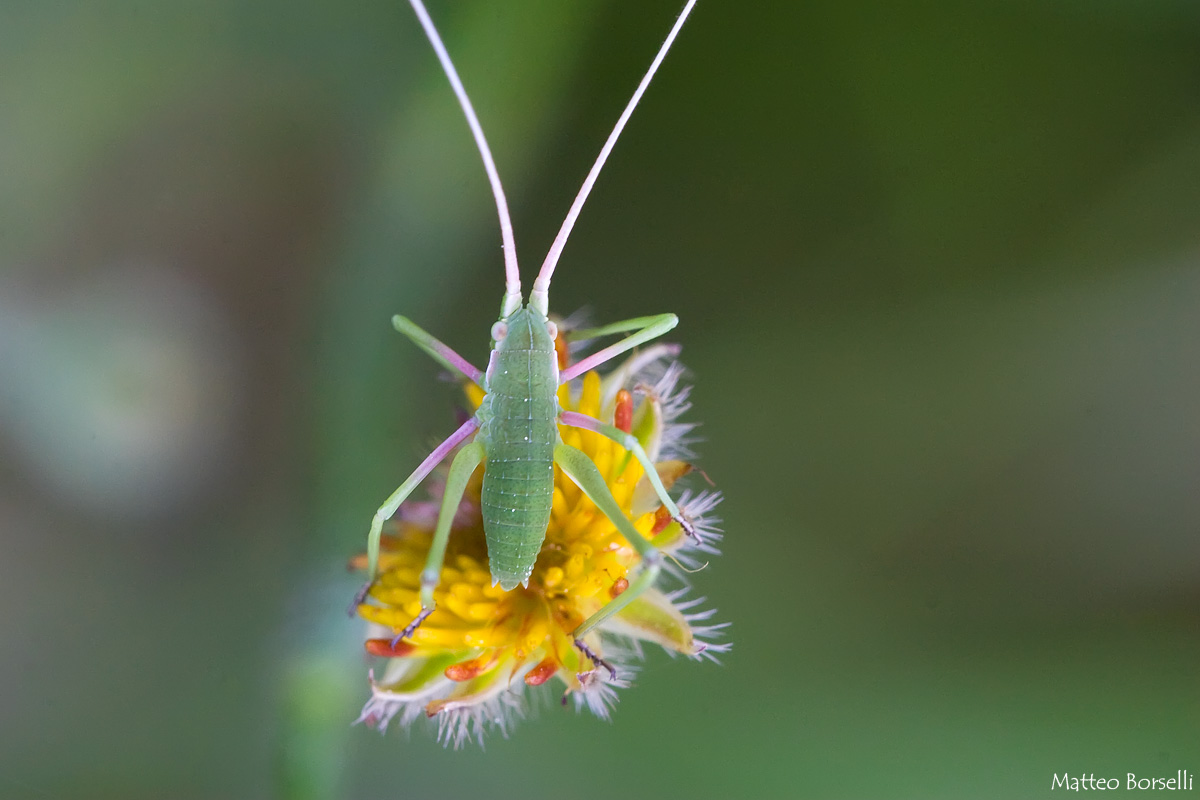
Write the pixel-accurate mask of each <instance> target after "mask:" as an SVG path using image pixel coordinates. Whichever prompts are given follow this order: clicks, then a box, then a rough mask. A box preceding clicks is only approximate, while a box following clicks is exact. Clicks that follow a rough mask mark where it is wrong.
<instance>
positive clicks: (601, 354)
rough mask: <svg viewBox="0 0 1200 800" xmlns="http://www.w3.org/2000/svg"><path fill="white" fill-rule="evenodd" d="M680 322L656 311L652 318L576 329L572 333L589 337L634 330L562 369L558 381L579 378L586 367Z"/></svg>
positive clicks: (652, 337)
mask: <svg viewBox="0 0 1200 800" xmlns="http://www.w3.org/2000/svg"><path fill="white" fill-rule="evenodd" d="M678 324H679V317H677V316H675V315H674V314H659V315H658V316H654V317H636V318H634V319H627V320H624V321H623V322H613V323H611V324H609V325H605V326H603V327H600V328H590V329H588V330H583V331H576V332H575V333H576V334H577V335H579V336H580V337H581V338H592V337H596V336H607V335H609V334H612V333H622V332H624V331H637V332H636V333H634V334H633V335H631V336H626V337H625V338H624V339H622V340H621V341H619V342H617V343H616V344H613V345H609V346H608V347H606V348H604V349H603V350H599V351H597V352H595V353H593V354H592V355H590V356H588V357H587V358H585V359H583V360H581V361H579V362H578V363H575V364H572V365H571V366H569V367H567V368H566V369H564V370H563V371H562V374H561V375H559V381H560V382H561V383H566V382H567V381H570V380H574V379H575V378H578V377H579V376H580V375H582V374H583V373H585V372H587V371H588V370H592V369H595V368H596V367H598V366H600V365H601V364H603V363H604V362H606V361H608V360H609V359H612V358H615V357H617V356H619V355H621V353H624V352H626V351H628V350H632V349H633V348H635V347H637V346H638V345H639V344H642V343H644V342H648V341H650V340H651V339H657V338H658V337H659V336H662V335H663V334H664V333H666V332H667V331H669V330H671V329H672V328H674V327H675V326H676V325H678Z"/></svg>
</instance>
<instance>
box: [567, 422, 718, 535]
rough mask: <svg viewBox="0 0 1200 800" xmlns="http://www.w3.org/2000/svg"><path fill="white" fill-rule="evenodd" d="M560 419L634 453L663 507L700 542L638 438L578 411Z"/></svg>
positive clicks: (684, 529)
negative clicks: (603, 437)
mask: <svg viewBox="0 0 1200 800" xmlns="http://www.w3.org/2000/svg"><path fill="white" fill-rule="evenodd" d="M559 419H561V420H562V423H563V424H564V425H569V426H570V427H572V428H583V429H584V430H588V431H594V432H595V433H598V434H600V435H601V436H606V437H608V438H609V439H612V440H613V441H614V442H616V443H617V444H619V445H621V446H622V447H624V448H625V449H626V450H628V451H629V452H631V453H633V456H634V458H636V459H637V460H638V461H639V462H640V463H641V465H642V469H643V470H644V471H645V473H646V477H647V478H648V479H649V480H650V485H651V486H653V487H654V493H655V494H657V495H658V499H659V501H661V502H662V504H663V506H664V507H666V509H667V511H668V512H669V513H670V515H671V519H672V520H673V521H675V522H678V523H679V527H681V528H683V532H684V533H685V534H687V535H688V536H690V537H692V538H693V539H695V540H696V541H697V542H699V541H700V535H699V534H698V533H696V528H695V526H693V525H692V523H691V521H690V520H689V519H688V518H687V517H686V516H684V514H683V512H681V511H680V510H679V506H677V505H675V501H674V500H672V499H671V495H670V493H668V492H667V487H666V486H664V485H663V482H662V478H660V477H659V476H658V470H657V469H656V468H655V467H654V462H653V461H651V460H650V456H649V455H647V454H646V451H645V449H644V448H643V447H642V445H641V442H639V441H638V440H637V437H635V436H633V435H632V434H629V433H626V432H625V431H623V430H621V429H620V428H618V427H616V426H615V425H609V424H607V423H604V422H601V421H600V420H598V419H596V418H594V417H589V416H588V415H587V414H580V413H579V412H577V411H564V412H562V414H561V415H560V416H559Z"/></svg>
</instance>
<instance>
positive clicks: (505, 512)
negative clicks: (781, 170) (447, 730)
mask: <svg viewBox="0 0 1200 800" xmlns="http://www.w3.org/2000/svg"><path fill="white" fill-rule="evenodd" d="M409 2H410V3H411V5H412V7H413V10H414V11H415V12H416V15H417V18H418V19H419V20H420V23H421V26H422V27H423V28H424V30H425V33H426V35H427V36H428V38H429V41H430V43H431V44H432V45H433V49H434V51H435V52H436V53H437V57H438V60H439V61H440V62H441V66H442V69H443V70H444V71H445V74H446V77H447V78H448V79H449V82H450V85H451V87H452V88H453V90H454V93H455V95H456V96H457V98H458V102H459V104H460V106H461V107H462V112H463V114H464V116H465V117H466V121H467V124H468V126H469V127H470V129H471V132H472V134H473V136H474V139H475V143H476V145H477V147H478V149H479V154H480V156H481V157H482V159H483V165H484V169H485V171H486V173H487V177H488V180H489V182H490V184H491V189H492V194H493V195H494V197H495V202H496V209H497V212H498V214H499V220H500V232H501V241H502V245H503V253H504V266H505V293H504V298H503V301H502V304H501V312H500V318H499V320H498V321H497V322H496V323H495V324H494V325H493V326H492V330H491V356H490V358H489V361H488V364H487V368H486V369H483V370H481V369H479V368H477V367H475V366H473V365H472V364H471V363H469V362H468V361H467V360H466V359H465V358H463V357H462V356H460V355H458V354H457V353H456V352H454V351H453V350H451V349H450V348H449V347H447V346H446V345H445V344H443V343H442V342H440V341H438V340H437V339H435V338H434V337H433V336H431V335H430V334H428V333H426V332H425V331H424V330H422V329H421V328H419V327H418V326H417V325H416V324H414V323H413V322H412V321H410V320H408V319H406V318H405V317H401V316H396V317H394V318H393V320H392V322H393V324H394V326H395V328H396V330H398V331H399V332H401V333H403V334H405V335H406V336H408V337H409V338H410V339H411V340H412V341H413V342H414V343H415V344H416V345H417V346H418V347H419V348H421V349H422V350H424V351H425V352H426V353H428V354H429V355H430V356H431V357H432V358H433V359H434V360H436V361H437V362H438V363H439V364H441V365H442V366H443V367H445V368H446V369H448V370H450V371H451V372H453V373H455V374H457V375H461V376H462V377H463V378H464V379H465V380H467V381H469V382H472V383H474V384H476V385H477V386H478V387H479V388H480V389H481V390H482V392H483V399H482V402H481V403H480V404H479V407H478V410H477V412H476V413H475V415H474V416H472V417H471V418H470V419H468V420H467V421H466V422H465V423H464V424H463V425H462V426H461V427H460V428H459V429H458V430H457V431H455V432H454V433H453V434H451V435H450V437H449V438H448V439H446V440H445V441H444V442H442V443H441V444H440V445H439V446H438V447H437V448H436V449H434V451H433V452H432V453H431V454H430V455H429V456H428V457H427V458H426V459H425V460H424V461H423V462H422V463H421V465H420V466H418V467H417V469H416V470H415V471H414V472H413V473H412V475H410V476H409V477H408V479H407V480H405V481H404V483H403V484H401V486H400V488H398V489H397V490H396V491H395V492H394V493H393V494H392V495H391V497H389V498H388V499H387V501H386V502H385V503H384V504H383V505H382V506H380V508H379V510H378V511H376V512H375V516H374V518H373V519H372V521H371V527H370V533H369V534H368V538H367V563H366V568H367V583H366V584H365V585H364V586H363V587H362V589H361V590H360V591H359V593H358V595H357V597H356V599H355V605H354V606H353V607H352V610H353V609H356V608H358V606H359V604H361V603H363V602H364V601H365V599H366V597H367V595H368V594H369V593H370V591H371V589H372V586H373V585H374V583H375V581H376V580H377V578H378V575H379V568H380V547H381V536H382V533H383V526H384V524H385V523H386V522H387V521H388V520H389V519H391V517H392V516H393V515H394V514H395V513H396V512H397V510H398V509H399V508H400V506H401V504H402V503H404V502H405V500H406V499H407V498H408V497H409V495H410V494H411V493H412V492H413V490H414V489H416V488H417V486H418V485H419V484H420V483H421V482H422V481H423V480H424V479H425V478H426V476H428V475H429V474H430V472H431V471H433V469H434V468H435V467H437V466H438V465H439V464H440V463H441V462H443V461H444V460H446V459H447V458H448V457H449V456H450V455H451V454H452V453H453V454H454V456H453V459H452V460H451V464H450V467H449V472H448V476H447V478H446V482H445V488H444V492H443V494H442V499H441V506H440V512H439V514H438V518H437V524H436V528H435V530H434V533H433V537H432V543H431V545H430V546H429V551H428V556H427V557H426V559H425V563H424V566H423V567H422V569H421V571H420V595H419V596H420V610H419V612H418V613H415V614H414V615H413V616H412V618H411V621H409V622H408V623H407V624H406V625H404V627H403V629H401V630H399V632H398V633H397V634H396V636H395V638H394V639H393V640H392V642H391V645H392V648H393V650H395V649H396V648H398V647H399V645H400V643H401V642H402V641H403V640H407V639H410V637H412V636H413V634H414V632H416V631H417V630H418V628H419V627H420V626H421V625H422V623H423V622H425V620H426V619H427V618H428V617H429V615H430V614H431V613H433V611H434V609H435V602H434V594H435V589H436V588H437V586H438V583H439V580H440V576H441V574H442V570H443V562H444V560H445V554H446V547H447V543H448V541H449V538H450V533H451V526H452V522H453V520H454V517H455V512H456V510H457V509H458V507H459V504H460V503H461V501H462V499H463V495H464V492H465V491H466V490H467V487H468V484H469V483H470V481H471V478H472V475H473V474H474V473H475V472H476V470H477V469H478V468H479V467H480V465H482V466H483V470H484V471H483V479H482V488H481V490H480V502H479V507H480V512H481V516H482V523H483V530H484V533H485V535H486V542H487V562H488V568H489V569H490V572H491V582H492V585H493V586H494V585H496V584H499V586H500V588H501V589H502V590H504V591H510V590H513V589H516V587H518V586H528V582H529V579H530V575H531V573H532V572H533V569H534V563H535V561H536V560H537V558H538V555H539V552H540V551H541V549H542V544H543V541H544V540H545V538H546V530H547V525H548V523H549V521H550V517H551V508H552V503H553V498H554V465H555V464H557V465H558V466H559V468H560V469H561V470H562V471H563V473H565V474H566V475H567V476H568V477H569V478H570V479H571V480H572V481H574V483H575V484H576V485H578V487H579V488H580V489H581V490H582V491H583V493H584V494H585V495H586V496H587V498H588V499H590V500H591V502H593V503H594V504H595V506H596V508H597V509H598V510H599V511H600V512H601V513H602V514H604V515H605V516H606V517H607V518H608V519H609V520H611V522H612V524H613V525H614V526H615V528H616V529H617V531H619V532H620V534H621V535H622V536H623V537H624V538H625V539H626V540H627V541H628V543H629V545H630V546H631V547H633V548H634V549H635V550H636V551H637V554H638V556H640V567H639V569H638V571H637V572H636V573H635V574H633V575H631V576H630V580H629V581H628V582H627V583H626V585H625V586H624V587H623V589H622V591H620V592H619V593H618V594H616V595H615V596H613V597H612V599H610V600H609V601H608V602H607V604H606V605H604V606H603V607H601V608H599V610H597V611H595V613H592V614H591V615H590V616H588V617H587V618H586V619H583V620H582V621H581V622H580V623H579V625H578V627H577V628H575V630H574V632H573V634H572V635H571V639H572V640H573V642H574V645H575V647H577V648H578V649H579V652H580V653H582V655H583V656H585V657H586V658H587V659H589V660H590V661H591V663H592V665H593V669H595V668H596V667H600V666H603V667H605V668H606V669H607V670H608V671H609V672H610V673H611V674H612V677H613V678H615V677H616V670H615V669H614V668H613V666H612V665H611V664H609V663H608V662H607V661H605V660H604V659H603V658H602V657H601V655H600V654H598V653H596V652H594V651H593V649H592V648H589V646H588V645H587V644H586V643H585V639H584V637H585V636H586V635H587V634H588V633H589V631H592V630H593V629H594V628H596V627H597V626H598V625H600V624H602V623H604V622H605V621H606V620H609V619H610V618H612V617H613V615H615V614H618V613H620V612H621V611H622V609H625V608H627V607H628V606H629V605H630V604H631V603H634V602H635V601H637V600H638V598H639V597H640V596H642V595H643V594H644V593H645V592H647V590H648V589H650V587H651V586H652V585H653V584H654V582H655V580H656V578H657V576H658V574H659V572H660V570H661V568H662V561H663V554H662V553H661V552H660V550H659V548H657V547H656V546H655V544H654V543H653V542H652V541H651V540H650V539H648V538H647V537H646V536H645V535H643V534H641V533H639V532H638V530H637V529H636V528H635V527H634V524H633V522H632V521H631V520H630V518H629V516H627V514H626V512H625V511H624V510H622V508H621V507H620V505H619V504H618V503H617V501H616V500H615V499H614V497H613V494H612V491H611V490H610V488H609V486H608V485H607V484H606V483H605V480H604V478H603V477H602V475H601V473H600V471H599V470H598V469H597V467H596V465H595V464H594V463H593V462H592V460H591V459H590V458H589V457H588V455H587V454H586V453H584V452H583V451H581V450H579V449H577V448H575V447H572V446H571V445H569V444H567V443H565V442H564V441H563V440H562V437H561V436H560V434H559V425H565V426H569V427H573V428H579V429H583V430H587V431H590V432H593V433H595V434H599V435H601V436H604V437H608V438H610V439H612V440H613V441H615V442H616V443H618V444H619V445H620V446H621V447H623V448H625V450H627V451H628V452H629V453H630V454H631V455H632V457H633V458H635V459H637V461H638V462H639V463H640V464H641V466H642V468H643V469H644V472H645V476H646V478H647V479H648V481H649V483H650V485H651V486H652V489H653V492H654V494H655V495H656V496H657V500H658V502H659V503H661V508H662V510H663V512H664V514H665V515H669V518H670V520H671V521H673V522H675V523H677V524H678V525H679V526H680V528H681V529H682V531H683V533H684V534H685V535H686V536H688V537H692V538H693V540H698V538H699V537H698V534H697V531H696V526H694V525H693V522H692V520H690V519H689V515H687V514H685V513H683V512H681V511H680V508H679V506H678V505H677V504H676V502H675V501H674V500H673V499H672V497H671V495H670V493H669V492H668V489H667V487H666V485H664V481H663V480H662V478H661V477H660V475H659V472H658V470H657V469H656V465H655V463H654V462H653V461H652V460H651V457H650V456H649V455H647V453H646V451H645V449H644V448H643V447H642V445H641V444H640V443H639V441H638V439H637V437H635V436H633V435H631V434H630V433H629V431H628V430H623V429H621V428H619V427H618V426H616V425H612V424H608V423H606V422H603V421H602V420H600V419H596V418H595V417H593V416H589V415H586V414H582V413H579V412H577V411H571V410H564V409H563V408H562V407H561V406H560V403H559V399H558V390H559V387H560V385H562V384H564V383H567V382H569V381H572V380H573V379H575V378H578V377H579V376H582V375H584V374H585V373H586V372H588V371H590V370H593V369H594V368H596V367H598V366H600V365H601V364H604V363H605V362H608V361H609V360H610V359H613V358H614V357H616V356H618V355H620V354H622V353H626V352H628V351H630V350H632V349H633V348H635V347H638V346H639V345H642V344H644V343H646V342H649V341H650V340H652V339H655V338H657V337H659V336H661V335H662V334H664V333H666V332H667V331H669V330H671V329H672V328H674V327H675V326H676V324H677V323H678V318H677V317H676V316H675V315H674V314H660V315H657V316H652V317H640V318H637V319H630V320H626V321H624V322H617V323H613V324H609V325H604V326H601V327H597V328H592V329H589V330H585V331H578V332H576V335H577V336H579V337H581V338H595V337H603V336H609V335H612V334H621V333H627V334H629V335H628V336H626V337H625V338H623V339H621V340H619V341H618V342H616V343H615V344H612V345H610V346H608V347H605V348H603V349H601V350H599V351H598V352H596V353H594V354H593V355H590V356H588V357H586V358H583V359H581V360H580V361H578V362H577V363H575V364H571V365H569V366H567V367H566V368H565V369H561V370H560V366H559V362H558V358H557V356H556V350H555V341H556V338H557V337H558V336H559V332H558V330H557V328H556V325H555V323H554V322H552V321H551V320H550V319H549V317H548V314H549V291H550V279H551V276H552V275H553V274H554V269H555V266H556V265H557V264H558V261H559V257H560V256H561V254H562V252H563V248H564V247H565V245H566V242H567V238H568V236H569V235H570V233H571V230H572V228H573V227H574V225H575V221H576V219H577V218H578V216H579V212H580V209H581V208H582V207H583V204H584V202H585V201H586V199H587V197H588V194H589V193H590V192H591V189H592V187H593V185H594V184H595V182H596V178H597V176H598V175H599V173H600V170H601V168H602V167H603V165H604V163H605V161H606V159H607V158H608V156H609V153H610V152H611V150H612V148H613V145H614V144H615V143H616V140H617V138H618V137H619V136H620V134H621V131H622V130H623V128H624V127H625V124H626V122H627V121H628V120H629V117H630V115H631V114H632V112H633V109H634V108H635V107H636V106H637V104H638V101H639V100H640V99H641V97H642V94H643V93H644V92H645V90H646V87H647V86H648V85H649V83H650V80H651V78H652V77H653V76H654V74H655V72H656V71H657V70H658V67H659V65H660V64H661V63H662V60H663V58H664V57H665V56H666V54H667V51H668V50H669V49H670V47H671V44H672V42H674V40H675V37H676V36H677V35H678V33H679V31H680V29H681V28H682V27H683V24H684V22H685V20H686V19H687V17H688V15H689V14H690V13H691V11H692V8H693V6H695V4H696V0H688V2H687V4H686V6H685V7H684V9H683V12H682V13H681V14H680V16H679V17H678V19H677V20H676V22H675V24H674V26H673V27H672V29H671V31H670V33H669V34H668V36H667V38H666V40H665V41H664V42H663V44H662V47H661V48H660V49H659V51H658V54H657V55H656V57H655V58H654V60H653V62H652V63H651V65H650V68H649V70H648V71H647V72H646V74H645V76H644V77H643V78H642V80H641V83H640V84H639V85H638V87H637V90H636V91H635V92H634V94H633V97H632V99H631V100H630V101H629V103H628V105H627V106H626V107H625V109H624V111H623V113H622V114H621V116H620V118H619V120H618V121H617V124H616V126H615V127H614V128H613V130H612V133H611V134H610V135H609V137H608V140H607V141H606V142H605V143H604V146H603V148H602V149H601V151H600V155H599V157H598V158H597V159H596V161H595V163H594V164H593V166H592V168H591V170H590V172H589V173H588V175H587V177H586V179H585V180H584V182H583V186H582V188H581V189H580V190H579V193H578V195H577V196H576V197H575V200H574V202H573V204H572V205H571V208H570V210H569V211H568V213H567V216H566V219H565V220H564V221H563V224H562V227H561V229H560V230H559V232H558V235H557V237H556V238H555V239H554V242H553V244H552V245H551V247H550V250H549V253H548V254H547V256H546V258H545V261H544V262H543V264H542V267H541V270H540V272H539V273H538V275H537V278H536V280H535V281H534V283H533V288H532V291H531V292H530V293H529V297H528V300H526V299H525V297H524V296H523V294H522V291H521V279H520V274H519V270H518V265H517V255H516V254H517V251H516V245H515V243H514V240H513V229H512V222H511V220H510V217H509V212H508V206H507V202H506V200H505V195H504V189H503V187H502V186H501V183H500V178H499V175H498V173H497V170H496V166H495V164H494V162H493V160H492V155H491V151H490V149H489V147H488V144H487V140H486V138H485V136H484V133H483V129H482V127H481V126H480V124H479V121H478V119H477V118H476V115H475V111H474V109H473V108H472V105H471V101H470V99H469V98H468V96H467V92H466V90H465V89H464V88H463V84H462V81H461V80H460V79H459V76H458V73H457V71H456V70H455V68H454V65H453V64H452V63H451V60H450V56H449V54H448V53H447V51H446V48H445V46H444V45H443V43H442V40H441V37H440V36H439V35H438V32H437V30H436V29H435V28H434V25H433V22H432V20H431V19H430V17H429V14H428V12H427V11H426V10H425V7H424V5H423V4H422V2H421V0H409ZM414 610H415V609H414ZM400 624H403V623H400ZM399 627H400V625H399V624H397V626H396V628H399ZM689 641H690V640H689ZM567 647H568V648H569V647H570V645H567Z"/></svg>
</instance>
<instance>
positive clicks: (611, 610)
mask: <svg viewBox="0 0 1200 800" xmlns="http://www.w3.org/2000/svg"><path fill="white" fill-rule="evenodd" d="M554 462H555V463H556V464H558V465H559V466H560V467H561V468H562V471H563V472H565V473H566V474H567V477H569V478H570V479H571V480H572V481H574V482H575V484H576V485H577V486H579V488H580V489H582V490H583V493H584V494H585V495H587V497H588V499H589V500H591V501H592V502H593V503H595V504H596V508H598V509H600V511H601V512H603V514H604V516H606V517H608V518H609V520H611V521H612V523H613V524H614V525H616V526H617V530H618V531H620V532H621V535H622V536H624V537H625V539H626V540H627V541H628V542H629V544H630V546H631V547H633V549H634V550H636V551H637V552H638V555H640V556H641V557H642V567H641V571H640V572H639V573H638V575H637V577H635V578H634V579H633V580H632V581H630V582H629V586H628V587H626V589H625V591H623V592H621V593H620V594H619V595H617V596H616V597H614V598H613V599H612V600H610V601H609V602H608V604H607V605H605V606H604V607H603V608H601V609H600V610H599V611H597V612H596V613H595V614H592V615H591V616H590V617H588V618H587V619H585V620H584V621H583V624H582V625H580V626H579V627H578V628H576V629H575V633H574V638H575V646H576V647H578V648H579V649H580V650H581V651H582V652H583V654H584V655H586V656H587V657H588V658H590V659H591V660H592V663H594V664H596V665H598V666H602V667H604V668H605V669H607V670H608V672H609V674H610V675H612V677H614V678H616V677H617V671H616V669H614V668H613V666H612V664H609V663H608V662H607V661H605V660H604V659H603V658H601V657H600V656H598V655H596V654H595V653H594V652H592V650H591V648H589V647H588V646H587V644H586V643H585V642H584V641H583V637H584V636H586V635H587V634H588V633H589V632H591V630H592V629H593V628H595V627H596V626H597V625H599V624H600V623H602V622H604V621H605V620H607V619H608V618H610V617H611V616H612V615H613V614H616V613H617V612H619V611H620V610H621V609H623V608H625V607H626V606H627V605H629V604H630V603H632V602H633V601H634V600H636V599H637V598H638V596H639V595H640V594H642V593H643V592H645V591H646V590H647V589H649V588H650V587H651V586H653V585H654V581H655V580H656V579H657V578H658V573H659V571H660V570H661V569H662V551H660V550H659V549H658V548H657V547H655V546H654V545H653V544H651V543H650V542H649V541H648V540H647V539H646V537H644V536H642V534H640V533H638V530H637V528H635V527H634V526H633V522H631V521H630V519H629V517H627V516H625V512H624V511H622V510H621V506H620V505H618V504H617V500H616V498H615V497H613V495H612V491H611V490H610V489H609V488H608V484H606V483H605V482H604V476H603V475H601V474H600V470H599V469H598V468H597V467H596V465H595V464H594V463H593V462H592V460H591V459H590V458H588V456H587V453H585V452H583V451H582V450H579V449H576V448H574V447H571V446H570V445H569V444H565V443H559V444H558V446H556V447H555V448H554Z"/></svg>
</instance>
